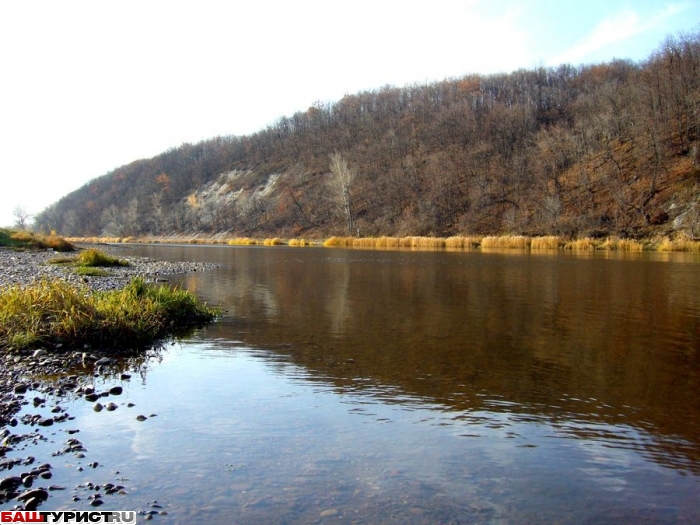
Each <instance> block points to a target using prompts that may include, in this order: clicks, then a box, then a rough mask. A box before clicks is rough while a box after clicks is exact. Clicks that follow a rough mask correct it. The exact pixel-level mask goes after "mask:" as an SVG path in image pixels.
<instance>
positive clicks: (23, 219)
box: [12, 206, 32, 230]
mask: <svg viewBox="0 0 700 525" xmlns="http://www.w3.org/2000/svg"><path fill="white" fill-rule="evenodd" d="M12 215H13V216H14V218H15V226H16V227H17V228H19V229H20V230H26V229H27V226H28V225H29V220H30V219H31V218H32V214H31V213H29V212H28V211H27V210H26V209H25V207H24V206H16V207H15V209H14V210H12Z"/></svg>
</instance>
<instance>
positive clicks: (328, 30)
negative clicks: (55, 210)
mask: <svg viewBox="0 0 700 525" xmlns="http://www.w3.org/2000/svg"><path fill="white" fill-rule="evenodd" d="M698 30H700V0H677V1H665V0H461V1H459V0H454V1H445V0H421V1H413V0H396V1H393V0H392V1H388V0H387V1H384V0H352V1H350V0H325V1H321V0H318V1H306V0H282V1H265V0H249V1H248V0H246V1H237V0H229V1H225V0H218V1H217V0H188V1H185V0H119V1H116V0H114V1H97V0H61V1H60V2H59V1H54V0H3V1H2V2H0V225H11V224H12V223H13V222H14V217H13V210H14V209H15V208H16V207H17V206H23V207H24V208H26V209H27V210H28V211H29V212H30V213H38V212H40V211H42V210H43V209H44V208H45V207H46V206H48V205H50V204H52V203H53V202H56V201H57V200H58V199H60V198H61V197H62V196H64V195H66V194H67V193H70V192H71V191H73V190H75V189H77V188H79V187H80V186H82V185H83V184H85V183H86V182H87V181H89V180H90V179H93V178H95V177H98V176H100V175H104V174H105V173H107V172H109V171H111V170H112V169H114V168H116V167H118V166H121V165H124V164H128V163H129V162H132V161H134V160H137V159H141V158H148V157H153V156H155V155H157V154H159V153H161V152H163V151H165V150H167V149H168V148H171V147H176V146H179V145H180V144H182V143H184V142H198V141H200V140H204V139H208V138H212V137H215V136H217V135H246V134H250V133H253V132H255V131H257V130H259V129H261V128H264V127H265V126H267V125H268V124H271V123H273V122H274V121H275V120H276V119H277V118H278V117H280V116H283V115H292V114H293V113H295V112H296V111H300V110H305V109H306V108H308V107H309V106H310V105H312V104H313V103H314V102H315V101H323V102H333V101H337V100H339V99H340V98H342V97H343V95H345V94H349V93H356V92H358V91H362V90H368V89H374V88H379V87H382V86H385V85H394V86H404V85H406V84H412V83H415V82H420V83H424V82H431V81H434V80H442V79H444V78H449V77H459V76H462V75H465V74H467V73H484V74H488V73H496V72H509V71H513V70H515V69H519V68H533V67H537V66H539V65H545V66H549V65H558V64H561V63H565V62H566V63H571V64H574V65H577V64H580V63H595V62H603V61H608V60H610V59H612V58H631V59H632V60H644V59H646V58H648V56H649V55H650V53H651V52H653V51H655V50H656V49H658V47H659V46H660V44H661V43H662V42H663V40H664V39H665V38H666V37H667V36H669V35H672V36H677V35H678V34H679V33H680V32H695V31H698Z"/></svg>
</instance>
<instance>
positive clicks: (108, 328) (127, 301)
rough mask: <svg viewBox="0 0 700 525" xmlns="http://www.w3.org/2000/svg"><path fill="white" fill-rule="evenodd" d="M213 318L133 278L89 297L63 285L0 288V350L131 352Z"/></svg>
mask: <svg viewBox="0 0 700 525" xmlns="http://www.w3.org/2000/svg"><path fill="white" fill-rule="evenodd" d="M216 315H217V312H216V310H215V309H213V308H210V307H208V306H206V305H204V304H202V303H201V302H199V301H198V300H197V299H196V297H195V296H194V295H192V294H191V293H189V292H187V291H185V290H181V289H178V288H174V287H171V286H151V285H147V284H146V282H145V281H144V280H143V279H142V278H135V279H133V280H132V281H131V282H130V283H129V284H128V285H127V286H125V287H124V288H123V289H121V290H111V291H107V292H91V291H89V290H88V289H87V288H83V287H80V286H75V285H72V284H70V283H67V282H65V281H63V280H60V279H59V280H47V279H45V280H42V281H39V282H37V283H35V284H32V285H29V286H20V285H13V286H9V287H5V288H2V289H0V349H3V350H10V351H14V350H25V349H31V348H55V347H56V346H57V345H59V344H60V345H62V347H63V348H66V349H70V348H83V346H84V345H90V346H91V347H93V348H99V349H103V350H117V349H119V348H123V349H133V348H139V347H144V346H147V345H150V344H152V343H154V342H156V341H158V340H162V339H164V338H167V337H169V336H172V335H175V334H176V333H177V332H179V331H181V330H185V329H187V328H192V327H194V326H202V325H204V324H206V323H208V322H211V321H212V320H213V319H214V318H215V317H216Z"/></svg>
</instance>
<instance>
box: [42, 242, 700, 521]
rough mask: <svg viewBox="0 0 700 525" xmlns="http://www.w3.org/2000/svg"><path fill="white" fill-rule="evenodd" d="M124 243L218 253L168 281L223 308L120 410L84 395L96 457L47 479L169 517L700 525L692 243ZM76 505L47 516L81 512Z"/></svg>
mask: <svg viewBox="0 0 700 525" xmlns="http://www.w3.org/2000/svg"><path fill="white" fill-rule="evenodd" d="M124 250H128V251H122V252H121V253H128V254H129V255H132V254H133V255H146V256H151V257H156V258H161V259H172V260H189V261H206V262H216V263H219V264H221V268H220V269H218V270H214V271H208V272H198V273H191V274H187V275H185V276H180V277H177V278H175V279H173V281H174V282H175V283H176V284H179V285H182V286H183V287H185V288H187V289H189V290H191V291H192V292H194V293H196V294H197V295H198V296H199V297H200V298H202V299H204V300H206V301H207V302H208V303H210V304H216V305H220V306H221V307H222V308H223V310H224V315H223V317H222V319H221V320H220V321H218V322H216V323H215V324H213V325H210V326H208V327H207V328H205V329H203V330H199V331H196V332H195V333H193V334H191V335H188V336H187V337H184V338H182V339H181V340H179V341H177V342H175V343H173V344H170V345H169V346H168V347H167V348H165V349H163V350H161V351H158V352H156V353H154V355H153V356H152V357H151V358H149V359H148V360H147V361H146V362H139V363H138V364H134V365H132V368H134V369H133V370H132V378H131V380H129V381H120V380H118V379H116V376H115V377H114V378H110V377H107V378H95V381H96V382H98V383H100V382H103V383H104V385H105V386H110V385H112V384H120V385H122V386H123V387H124V393H123V394H122V395H121V397H120V398H119V402H120V406H119V409H117V410H114V411H113V412H104V411H103V412H101V413H95V412H94V411H93V410H92V409H91V407H90V406H89V404H87V403H86V402H85V401H84V400H82V399H76V400H75V401H74V402H73V404H72V405H70V406H69V411H70V413H71V414H72V415H74V416H75V418H76V420H74V423H73V425H74V426H76V427H77V428H79V429H80V434H79V437H80V439H81V441H82V442H83V443H85V445H86V448H87V449H88V451H89V452H88V453H87V456H88V457H87V458H86V459H85V460H84V461H85V462H87V461H88V460H90V461H92V460H94V459H99V463H100V465H99V466H98V467H95V468H92V469H91V468H86V469H84V470H78V469H76V466H79V465H80V464H81V463H80V461H81V460H80V459H76V458H75V457H72V456H71V457H66V456H60V457H57V465H61V466H65V467H67V468H65V469H63V471H62V473H61V472H59V473H57V474H56V476H55V478H56V479H57V480H58V481H63V483H64V484H66V485H68V486H75V485H77V484H78V483H80V482H81V481H84V480H85V476H86V475H88V474H89V475H90V476H91V477H90V480H92V481H94V482H95V483H100V479H102V478H104V479H107V478H110V476H111V478H114V476H116V475H118V476H119V479H121V480H123V481H122V483H123V485H124V486H125V492H126V494H123V495H118V496H114V497H112V498H111V499H109V500H108V501H107V502H106V505H105V506H104V509H105V510H135V509H143V508H155V509H158V510H160V511H161V512H163V514H162V515H157V516H155V517H154V521H155V520H157V521H160V522H162V523H190V522H193V521H195V520H196V521H201V522H205V523H222V524H224V523H241V524H257V523H289V524H296V523H358V524H360V523H362V524H364V523H395V524H406V523H416V524H432V523H567V524H568V523H571V524H579V523H635V524H639V523H698V522H700V355H699V352H700V256H698V255H697V254H660V253H637V254H630V253H611V252H605V253H599V252H596V253H571V252H566V253H564V252H541V253H538V252H534V251H533V252H520V251H511V252H505V251H500V252H499V251H495V252H484V251H455V252H451V251H410V250H406V251H382V250H357V249H355V250H346V249H335V248H334V249H329V248H318V247H297V248H291V247H230V246H206V247H203V246H156V245H150V246H148V245H146V246H135V247H133V248H125V249H124ZM125 366H127V367H129V366H130V365H128V364H127V365H125ZM127 403H131V404H132V405H133V406H132V407H129V406H128V405H127ZM137 414H143V415H145V416H147V418H146V420H145V421H138V420H136V418H135V416H136V415H137ZM61 432H62V430H60V429H56V431H55V433H54V436H55V438H54V441H55V442H56V443H58V442H62V441H63V440H64V436H63V435H61ZM37 446H39V447H41V446H45V447H51V446H53V447H54V448H55V447H56V444H55V443H53V442H50V443H49V444H43V445H42V444H41V443H40V444H39V445H37ZM54 469H55V470H58V469H57V468H56V465H54ZM101 476H102V478H101ZM111 478H110V479H111ZM103 482H104V481H103ZM75 497H76V491H75V490H73V491H72V492H71V491H65V492H63V493H58V492H57V493H54V494H53V495H52V497H51V499H50V500H49V502H47V504H46V507H47V509H49V507H50V509H49V510H57V509H69V508H89V507H87V504H88V503H87V500H86V499H85V498H82V499H78V500H75ZM71 498H72V499H71ZM74 500H75V501H74ZM154 501H157V503H153V502H154ZM149 506H150V507H149Z"/></svg>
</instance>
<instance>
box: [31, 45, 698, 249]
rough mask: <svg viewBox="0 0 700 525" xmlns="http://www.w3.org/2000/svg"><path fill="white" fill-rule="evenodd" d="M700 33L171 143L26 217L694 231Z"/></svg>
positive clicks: (378, 93) (62, 228) (192, 224)
mask: <svg viewBox="0 0 700 525" xmlns="http://www.w3.org/2000/svg"><path fill="white" fill-rule="evenodd" d="M699 120H700V33H698V34H694V35H686V36H682V37H679V38H676V39H668V40H667V42H666V43H665V44H664V45H663V46H661V47H660V48H659V50H658V51H657V52H656V53H654V54H653V55H652V56H651V57H650V58H649V59H648V60H647V61H645V62H644V63H641V64H636V63H632V62H629V61H613V62H610V63H606V64H599V65H591V66H582V67H578V68H574V67H571V66H568V65H562V66H560V67H556V68H537V69H532V70H520V71H516V72H513V73H510V74H500V75H489V76H480V75H469V76H465V77H463V78H459V79H453V80H446V81H443V82H437V83H433V84H429V85H414V86H409V87H404V88H393V87H385V88H381V89H378V90H375V91H369V92H363V93H358V94H355V95H349V96H346V97H344V98H343V99H341V100H340V101H338V102H336V103H334V104H316V105H314V106H312V107H310V108H309V109H308V110H307V111H305V112H299V113H296V114H295V115H293V116H291V117H283V118H280V119H279V120H278V121H277V122H276V123H275V124H274V125H271V126H269V127H268V128H267V129H265V130H262V131H260V132H258V133H256V134H254V135H251V136H245V137H217V138H214V139H211V140H207V141H204V142H201V143H198V144H194V145H191V144H184V145H182V146H180V147H178V148H173V149H170V150H168V151H166V152H165V153H163V154H161V155H158V156H157V157H154V158H152V159H148V160H139V161H136V162H133V163H131V164H128V165H126V166H122V167H120V168H118V169H116V170H114V171H112V172H110V173H108V174H106V175H104V176H102V177H99V178H96V179H94V180H92V181H91V182H89V183H88V184H86V185H85V186H84V187H82V188H80V189H79V190H77V191H75V192H73V193H71V194H69V195H67V196H65V197H64V198H62V199H61V200H60V201H58V202H57V203H56V204H54V205H52V206H51V207H49V208H48V209H46V210H45V211H43V212H42V213H41V214H40V215H39V216H38V217H37V221H36V222H37V226H39V227H40V228H43V229H45V230H52V229H53V230H57V231H59V232H60V233H62V234H65V235H82V236H87V235H101V234H106V235H119V236H129V235H142V234H154V235H159V234H173V233H188V232H192V233H193V232H210V233H217V232H227V233H230V234H232V235H256V236H264V235H278V236H299V235H304V236H324V235H329V234H347V233H352V234H356V233H357V232H358V231H359V232H360V233H361V234H362V235H378V234H386V235H403V234H414V235H424V234H435V235H450V234H455V233H526V234H544V233H556V234H563V235H572V236H575V235H583V234H586V235H590V234H593V235H595V234H601V235H602V234H620V235H626V236H631V237H635V236H645V235H650V234H654V233H657V232H661V233H670V232H673V231H677V230H679V229H680V230H684V231H687V232H688V233H690V234H691V235H694V236H698V235H700V203H699V202H698V199H699V195H700V152H699V149H698V144H699V141H700V138H699V131H700V127H699Z"/></svg>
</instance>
